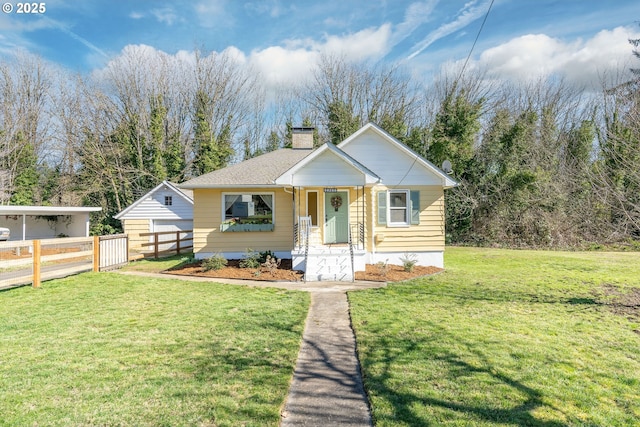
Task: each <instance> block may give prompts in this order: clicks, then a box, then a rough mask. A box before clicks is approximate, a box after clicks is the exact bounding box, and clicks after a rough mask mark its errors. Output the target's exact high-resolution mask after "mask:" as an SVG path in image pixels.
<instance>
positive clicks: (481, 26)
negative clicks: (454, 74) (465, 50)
mask: <svg viewBox="0 0 640 427" xmlns="http://www.w3.org/2000/svg"><path fill="white" fill-rule="evenodd" d="M493 2H494V0H491V3H489V8H488V9H487V13H485V14H484V19H483V20H482V24H481V25H480V29H479V30H478V34H476V39H475V40H474V41H473V45H472V46H471V50H470V51H469V54H468V55H467V59H466V60H465V61H464V65H463V66H462V69H461V70H460V74H459V75H458V79H457V80H456V82H457V81H459V80H460V79H461V78H462V73H464V70H465V68H467V63H469V58H471V54H472V53H473V49H474V48H475V47H476V43H478V39H479V38H480V33H481V32H482V29H483V28H484V24H485V22H487V18H488V17H489V12H491V7H492V6H493Z"/></svg>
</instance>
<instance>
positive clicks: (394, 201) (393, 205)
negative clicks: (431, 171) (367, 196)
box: [387, 190, 410, 225]
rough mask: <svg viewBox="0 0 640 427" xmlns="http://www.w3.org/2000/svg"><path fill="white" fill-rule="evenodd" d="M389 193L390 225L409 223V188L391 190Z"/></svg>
mask: <svg viewBox="0 0 640 427" xmlns="http://www.w3.org/2000/svg"><path fill="white" fill-rule="evenodd" d="M387 194H388V195H389V203H388V206H389V211H388V212H389V213H388V224H389V225H409V223H410V222H409V210H410V205H409V201H410V198H409V190H391V191H389V192H388V193H387Z"/></svg>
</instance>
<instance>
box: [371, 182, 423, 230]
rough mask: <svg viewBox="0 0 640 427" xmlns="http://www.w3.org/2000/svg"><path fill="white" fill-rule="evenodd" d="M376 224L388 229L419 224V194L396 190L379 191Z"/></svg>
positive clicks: (417, 192)
mask: <svg viewBox="0 0 640 427" xmlns="http://www.w3.org/2000/svg"><path fill="white" fill-rule="evenodd" d="M378 224H380V225H386V226H388V227H407V226H410V225H412V224H420V192H419V191H410V190H396V189H393V190H387V191H379V192H378Z"/></svg>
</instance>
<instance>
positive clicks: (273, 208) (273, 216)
mask: <svg viewBox="0 0 640 427" xmlns="http://www.w3.org/2000/svg"><path fill="white" fill-rule="evenodd" d="M242 194H251V195H252V196H253V195H256V196H259V195H271V203H272V206H271V224H273V226H274V227H275V225H276V193H275V192H272V191H271V192H270V191H225V192H223V193H222V196H221V198H222V199H221V203H220V204H221V206H220V210H221V213H220V221H221V222H224V221H225V216H226V212H225V211H226V209H225V208H224V197H225V196H227V195H236V196H237V195H242Z"/></svg>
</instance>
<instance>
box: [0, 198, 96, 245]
mask: <svg viewBox="0 0 640 427" xmlns="http://www.w3.org/2000/svg"><path fill="white" fill-rule="evenodd" d="M101 210H102V208H100V207H73V206H0V227H7V228H8V229H10V230H11V237H10V239H9V240H32V239H52V238H55V237H88V236H89V214H90V213H91V212H99V211H101Z"/></svg>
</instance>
